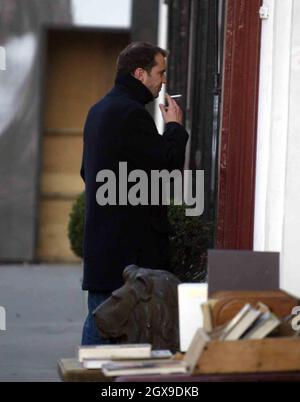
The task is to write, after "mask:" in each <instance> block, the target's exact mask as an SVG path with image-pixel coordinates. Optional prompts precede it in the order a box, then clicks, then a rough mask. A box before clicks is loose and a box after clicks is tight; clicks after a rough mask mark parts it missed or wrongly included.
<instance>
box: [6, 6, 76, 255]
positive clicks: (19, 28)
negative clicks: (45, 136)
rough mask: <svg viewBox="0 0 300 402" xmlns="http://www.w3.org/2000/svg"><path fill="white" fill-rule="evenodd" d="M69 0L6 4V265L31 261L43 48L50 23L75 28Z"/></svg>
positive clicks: (35, 200) (33, 237) (34, 218)
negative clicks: (44, 32) (42, 35)
mask: <svg viewBox="0 0 300 402" xmlns="http://www.w3.org/2000/svg"><path fill="white" fill-rule="evenodd" d="M71 20H72V14H71V3H70V1H69V0H58V1H56V2H55V4H54V2H53V1H52V0H44V1H43V2H40V1H39V0H3V1H2V2H1V9H0V46H2V47H3V48H4V49H5V51H6V69H5V70H1V71H0V183H1V186H0V239H1V242H0V260H2V261H18V260H31V259H32V258H33V256H34V250H35V225H36V216H37V180H38V165H39V106H40V94H39V79H40V76H39V74H40V69H39V62H40V59H39V46H40V32H41V27H42V26H43V25H44V24H54V25H55V24H70V22H71Z"/></svg>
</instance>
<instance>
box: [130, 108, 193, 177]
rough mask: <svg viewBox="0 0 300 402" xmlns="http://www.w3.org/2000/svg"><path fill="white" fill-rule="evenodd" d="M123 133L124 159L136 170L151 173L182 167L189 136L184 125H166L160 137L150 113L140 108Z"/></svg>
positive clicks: (132, 114)
mask: <svg viewBox="0 0 300 402" xmlns="http://www.w3.org/2000/svg"><path fill="white" fill-rule="evenodd" d="M123 134H124V135H123V152H124V157H125V159H126V160H128V161H130V162H131V163H132V164H133V166H135V167H136V168H138V169H144V170H148V171H149V170H151V169H152V170H154V169H157V170H162V169H167V170H169V171H171V170H174V169H180V170H181V169H182V168H183V166H184V158H185V147H186V144H187V140H188V133H187V132H186V130H185V129H184V127H183V126H182V125H181V124H179V123H175V122H171V123H167V124H166V130H165V132H164V133H163V135H160V134H159V133H158V131H157V129H156V125H155V123H154V121H153V119H152V117H151V116H150V115H149V113H148V112H147V111H146V110H144V109H138V110H135V111H133V112H131V114H130V115H129V116H128V118H127V119H126V123H125V130H124V133H123Z"/></svg>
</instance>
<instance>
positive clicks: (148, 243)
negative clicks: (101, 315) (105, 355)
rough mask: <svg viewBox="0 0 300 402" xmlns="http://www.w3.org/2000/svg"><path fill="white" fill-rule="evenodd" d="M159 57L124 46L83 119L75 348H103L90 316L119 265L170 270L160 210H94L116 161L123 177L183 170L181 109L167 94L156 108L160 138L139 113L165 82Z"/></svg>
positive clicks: (118, 281)
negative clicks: (84, 313)
mask: <svg viewBox="0 0 300 402" xmlns="http://www.w3.org/2000/svg"><path fill="white" fill-rule="evenodd" d="M166 55H167V53H166V51H165V50H163V49H161V48H159V47H156V46H153V45H151V44H149V43H144V42H135V43H131V44H130V45H129V46H128V47H126V48H125V49H124V50H123V51H122V52H121V53H120V55H119V58H118V61H117V76H116V80H115V86H114V88H113V89H112V90H111V91H110V92H109V93H108V94H107V95H106V96H105V97H104V98H103V99H102V100H100V102H98V103H97V104H96V105H94V106H93V107H92V108H91V110H90V111H89V113H88V116H87V120H86V123H85V128H84V150H83V162H82V168H81V176H82V178H83V179H84V181H85V196H86V210H85V228H84V250H83V254H84V276H83V285H82V287H83V289H84V290H88V291H89V294H88V307H89V314H88V317H87V319H86V321H85V325H84V329H83V337H82V344H100V343H104V341H103V339H101V338H100V336H99V334H98V331H97V328H96V327H95V323H94V319H93V317H92V315H91V313H92V311H93V310H94V309H95V308H96V307H97V306H98V305H99V304H100V303H102V302H103V301H104V300H105V299H106V298H107V297H109V296H110V294H111V292H112V291H113V290H115V289H117V288H119V287H121V286H122V285H123V279H122V272H123V270H124V268H125V267H126V266H127V265H130V264H136V265H139V266H142V267H144V268H153V269H166V270H168V269H169V268H170V266H169V242H168V241H169V239H168V219H167V207H166V206H165V205H135V206H133V205H130V204H129V203H128V205H102V206H101V205H99V203H97V198H96V193H97V189H98V187H99V183H98V182H97V181H96V176H97V174H98V172H100V171H103V170H104V169H109V170H110V171H112V172H113V173H114V174H115V175H116V177H117V178H118V172H119V162H127V167H128V173H129V172H130V171H132V170H135V169H142V170H143V171H145V172H146V173H147V175H149V174H150V173H151V170H153V169H156V170H162V169H168V170H169V171H171V170H173V169H182V168H183V165H184V156H185V147H186V143H187V140H188V134H187V132H186V131H185V129H184V128H183V126H182V111H181V109H180V108H179V106H178V105H177V103H176V102H175V101H174V100H173V99H172V98H170V97H169V96H167V101H168V107H165V106H164V105H160V110H161V113H162V116H163V119H164V122H165V123H166V130H165V132H164V134H163V135H162V136H161V135H160V134H159V133H158V132H157V128H156V126H155V123H154V121H153V119H152V117H151V115H150V114H149V113H148V112H147V110H146V109H145V105H146V104H147V103H148V102H151V101H153V100H154V98H157V97H158V94H159V92H160V90H161V87H162V84H165V83H166V76H165V72H166V61H165V58H166ZM121 184H122V183H121ZM128 187H129V186H128ZM116 188H117V189H118V183H117V185H116ZM117 200H118V197H117Z"/></svg>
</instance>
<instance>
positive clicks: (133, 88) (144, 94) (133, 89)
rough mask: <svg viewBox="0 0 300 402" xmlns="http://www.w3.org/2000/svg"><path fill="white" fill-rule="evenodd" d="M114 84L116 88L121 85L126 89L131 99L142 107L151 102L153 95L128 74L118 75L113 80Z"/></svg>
mask: <svg viewBox="0 0 300 402" xmlns="http://www.w3.org/2000/svg"><path fill="white" fill-rule="evenodd" d="M115 84H116V85H117V86H119V85H121V86H123V87H126V89H127V90H128V92H129V93H130V94H131V95H132V97H133V98H134V99H135V100H137V101H138V102H140V103H142V104H143V105H145V104H146V103H149V102H151V101H153V95H152V93H151V92H150V91H149V89H148V88H147V87H146V86H145V85H144V84H142V83H141V81H139V80H137V79H136V78H134V77H133V76H132V75H131V74H130V73H126V74H124V73H118V74H117V76H116V79H115Z"/></svg>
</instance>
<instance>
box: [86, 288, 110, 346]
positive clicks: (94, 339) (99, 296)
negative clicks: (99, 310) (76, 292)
mask: <svg viewBox="0 0 300 402" xmlns="http://www.w3.org/2000/svg"><path fill="white" fill-rule="evenodd" d="M110 295H111V292H88V316H87V317H86V320H85V322H84V326H83V331H82V339H81V345H105V344H109V343H111V341H109V340H108V339H103V338H102V337H101V335H100V333H99V330H98V328H97V326H96V322H95V319H94V317H93V315H92V313H93V311H94V310H95V308H96V307H98V306H99V304H101V303H103V302H104V301H105V300H106V299H107V298H108V297H109V296H110Z"/></svg>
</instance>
